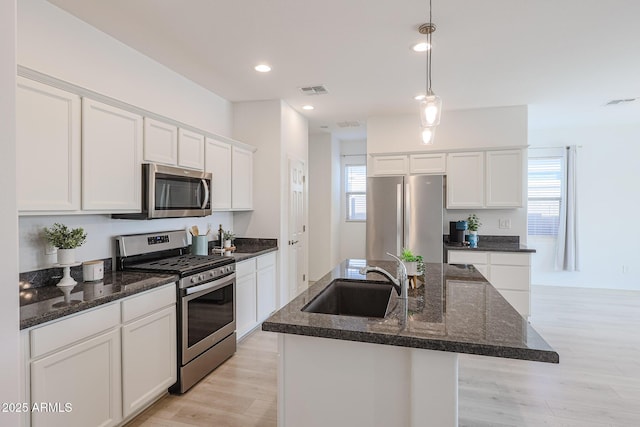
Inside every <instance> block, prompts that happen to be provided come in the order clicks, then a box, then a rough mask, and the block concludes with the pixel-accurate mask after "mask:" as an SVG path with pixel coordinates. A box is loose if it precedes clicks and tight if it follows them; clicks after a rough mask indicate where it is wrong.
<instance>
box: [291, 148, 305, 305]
mask: <svg viewBox="0 0 640 427" xmlns="http://www.w3.org/2000/svg"><path fill="white" fill-rule="evenodd" d="M304 200H305V173H304V163H303V162H301V161H299V160H293V159H289V241H288V242H287V243H288V245H289V300H291V299H292V298H293V297H295V296H296V295H298V294H299V293H300V292H301V291H302V290H303V289H305V288H306V286H307V274H306V271H305V249H304V248H305V246H304V237H305V236H304V233H305V231H306V230H305V225H304V206H305V202H304Z"/></svg>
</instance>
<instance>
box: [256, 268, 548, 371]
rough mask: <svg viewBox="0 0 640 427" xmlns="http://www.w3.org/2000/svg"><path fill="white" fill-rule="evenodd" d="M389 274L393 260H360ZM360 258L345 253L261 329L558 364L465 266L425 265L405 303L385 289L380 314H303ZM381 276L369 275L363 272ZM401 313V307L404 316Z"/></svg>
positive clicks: (350, 273) (353, 271) (355, 275)
mask: <svg viewBox="0 0 640 427" xmlns="http://www.w3.org/2000/svg"><path fill="white" fill-rule="evenodd" d="M366 264H367V265H377V266H379V267H382V268H384V269H385V270H387V271H389V272H392V273H395V263H393V262H389V261H371V260H369V261H367V262H366ZM363 265H365V261H364V260H345V261H344V262H342V263H341V264H340V265H339V266H338V267H336V268H335V269H334V270H333V271H331V272H330V273H328V274H327V275H325V276H324V277H322V278H321V279H320V280H319V281H317V282H316V283H315V284H314V285H312V286H311V287H309V289H307V290H306V291H304V292H302V294H300V295H299V296H298V297H296V298H295V299H293V300H292V301H291V302H290V303H289V304H287V305H286V306H285V307H283V308H282V309H281V310H279V311H277V312H276V313H275V314H273V315H272V316H271V317H270V318H269V319H267V320H266V321H265V322H264V323H263V324H262V329H263V330H265V331H271V332H279V333H288V334H297V335H307V336H313V337H323V338H333V339H341V340H347V341H358V342H369V343H375V344H385V345H395V346H400V347H412V348H422V349H429V350H438V351H449V352H455V353H469V354H478V355H483V356H494V357H502V358H510V359H523V360H533V361H539V362H549V363H558V361H559V356H558V353H556V352H555V351H554V350H553V349H552V348H551V347H550V346H549V344H547V342H546V341H545V340H544V339H543V338H542V337H541V336H540V335H539V334H538V333H537V332H536V331H535V330H534V329H533V328H532V327H531V325H530V324H529V323H528V322H527V321H526V320H525V319H524V318H523V317H522V316H520V314H518V312H517V311H516V310H515V309H514V308H513V307H512V306H511V305H510V304H509V303H508V302H507V301H506V300H505V299H504V298H503V297H502V296H501V295H500V293H499V292H498V291H497V290H496V289H495V288H494V287H493V286H492V285H491V284H490V283H489V282H487V281H486V280H485V279H484V277H483V276H482V275H481V274H480V273H479V272H478V271H477V270H476V269H475V268H474V267H473V266H465V265H447V264H427V265H426V270H427V273H426V274H425V276H423V277H421V278H420V280H421V281H422V282H424V286H421V287H419V288H418V289H410V290H409V299H408V310H407V309H405V307H404V303H403V302H402V301H403V300H400V299H397V297H396V294H395V292H394V293H392V304H393V310H392V311H391V312H390V313H389V314H388V315H387V317H385V318H384V319H378V318H365V317H355V316H337V315H330V314H320V313H306V312H303V311H301V309H302V308H303V307H304V306H305V305H307V303H309V302H310V301H311V300H312V299H314V298H315V297H316V296H317V295H318V294H319V293H320V292H321V291H322V290H323V289H324V288H325V287H326V286H327V285H328V284H329V283H330V282H331V281H332V280H333V279H336V278H346V279H352V280H363V279H365V277H364V276H363V275H361V274H360V273H359V272H358V270H359V268H360V267H361V266H363ZM380 277H381V276H379V275H377V274H370V277H368V279H370V280H379V278H380ZM404 313H407V314H406V315H405V314H404Z"/></svg>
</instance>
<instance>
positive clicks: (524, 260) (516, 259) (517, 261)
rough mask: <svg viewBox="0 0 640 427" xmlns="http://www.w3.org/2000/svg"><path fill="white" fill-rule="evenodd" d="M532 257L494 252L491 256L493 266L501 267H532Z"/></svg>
mask: <svg viewBox="0 0 640 427" xmlns="http://www.w3.org/2000/svg"><path fill="white" fill-rule="evenodd" d="M530 263H531V256H530V255H529V254H513V253H505V252H493V253H492V254H491V264H500V265H526V266H528V265H530Z"/></svg>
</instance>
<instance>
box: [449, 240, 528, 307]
mask: <svg viewBox="0 0 640 427" xmlns="http://www.w3.org/2000/svg"><path fill="white" fill-rule="evenodd" d="M448 263H449V264H472V265H473V266H474V267H475V268H476V269H477V270H478V271H480V272H481V273H482V275H483V276H484V277H485V278H486V279H487V280H488V281H489V282H491V284H492V285H493V286H494V287H495V288H496V289H497V290H498V292H500V294H501V295H502V296H503V297H504V299H506V300H507V301H508V302H509V304H511V305H512V306H513V307H514V308H515V309H516V310H517V311H518V313H520V314H521V315H522V316H524V317H528V316H530V315H531V255H530V254H529V253H507V252H484V251H456V250H450V251H448Z"/></svg>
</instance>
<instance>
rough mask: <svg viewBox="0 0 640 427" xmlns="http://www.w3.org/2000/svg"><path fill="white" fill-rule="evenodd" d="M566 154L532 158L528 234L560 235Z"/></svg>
mask: <svg viewBox="0 0 640 427" xmlns="http://www.w3.org/2000/svg"><path fill="white" fill-rule="evenodd" d="M562 165H563V158H562V157H539V158H529V168H528V207H527V220H528V231H527V232H528V234H529V235H530V236H557V235H558V224H559V223H560V201H561V198H562V182H563V166H562Z"/></svg>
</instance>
